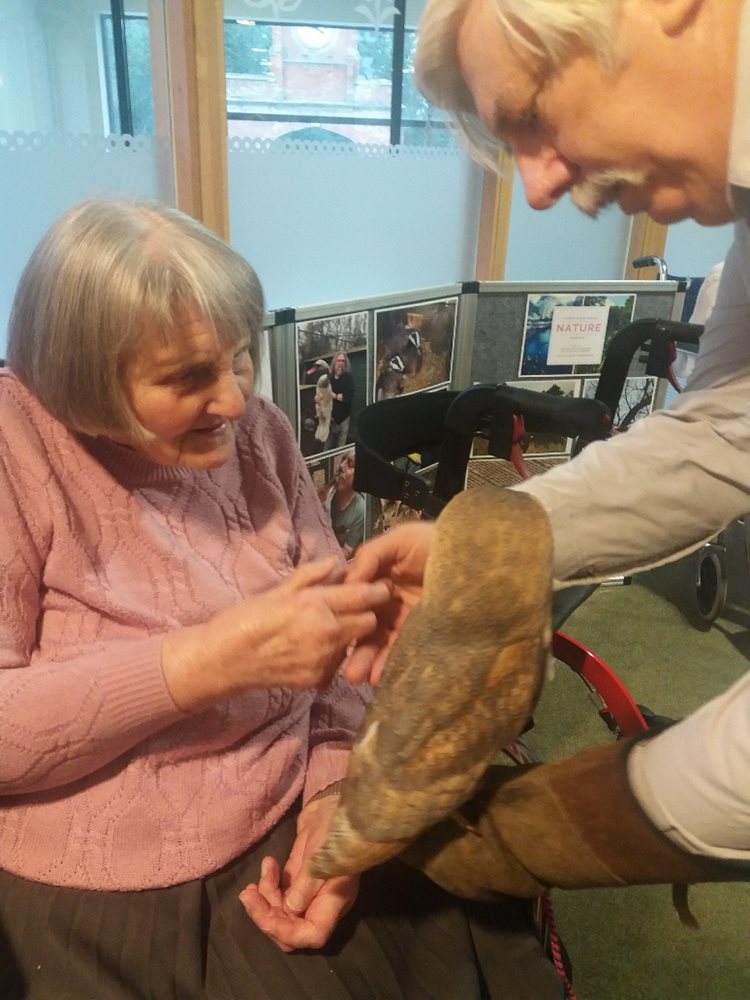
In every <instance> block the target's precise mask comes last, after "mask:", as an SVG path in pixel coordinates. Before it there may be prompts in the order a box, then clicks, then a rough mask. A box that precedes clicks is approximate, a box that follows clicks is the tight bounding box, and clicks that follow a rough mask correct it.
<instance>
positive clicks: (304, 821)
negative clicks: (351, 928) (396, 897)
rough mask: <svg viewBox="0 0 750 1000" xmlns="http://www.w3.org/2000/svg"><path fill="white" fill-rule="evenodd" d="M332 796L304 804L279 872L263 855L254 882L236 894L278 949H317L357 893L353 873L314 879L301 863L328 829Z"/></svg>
mask: <svg viewBox="0 0 750 1000" xmlns="http://www.w3.org/2000/svg"><path fill="white" fill-rule="evenodd" d="M337 802H338V795H331V796H330V797H328V798H322V799H317V800H316V801H314V802H309V803H308V804H307V805H306V806H305V808H304V809H303V810H302V812H301V813H300V814H299V818H298V820H297V838H296V840H295V841H294V844H293V846H292V850H291V853H290V855H289V859H288V861H287V863H286V864H285V865H284V868H283V870H281V869H280V868H279V864H278V862H277V861H276V860H275V859H274V858H270V857H269V858H264V859H263V864H262V865H261V875H260V880H259V882H258V884H257V885H249V886H248V887H247V888H246V889H245V890H243V892H242V893H241V894H240V901H241V902H242V905H243V906H244V907H245V910H246V911H247V914H248V916H249V917H250V918H251V920H253V922H254V923H255V924H256V926H257V927H258V928H259V929H260V930H261V931H263V933H264V934H266V935H267V936H268V937H270V938H271V940H272V941H275V943H276V944H277V945H278V946H279V948H281V950H282V951H294V950H296V949H298V948H322V947H323V946H324V945H325V944H326V942H327V941H328V939H329V938H330V936H331V934H332V933H333V930H334V928H335V927H336V924H337V923H338V922H339V920H340V919H341V917H342V916H343V915H344V914H345V913H346V912H347V911H348V910H349V909H350V908H351V906H352V904H353V903H354V900H355V899H356V897H357V891H358V889H359V877H358V876H356V875H352V876H343V877H341V878H333V879H328V880H324V879H316V878H313V877H312V876H311V875H310V874H309V873H308V871H307V862H308V860H309V858H310V857H311V856H312V854H314V852H315V851H316V850H317V848H318V847H320V845H321V844H322V843H323V841H324V840H325V838H326V835H327V833H328V827H329V825H330V821H331V817H332V816H333V813H334V811H335V809H336V804H337Z"/></svg>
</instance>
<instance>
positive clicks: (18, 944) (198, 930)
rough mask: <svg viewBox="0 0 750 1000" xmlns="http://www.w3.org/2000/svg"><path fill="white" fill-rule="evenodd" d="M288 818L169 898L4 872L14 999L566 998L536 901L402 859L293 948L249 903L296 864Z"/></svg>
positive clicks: (3, 958) (4, 935) (0, 902)
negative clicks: (467, 884)
mask: <svg viewBox="0 0 750 1000" xmlns="http://www.w3.org/2000/svg"><path fill="white" fill-rule="evenodd" d="M294 832H295V817H294V816H291V815H290V816H288V817H287V818H286V819H285V820H284V821H283V822H282V823H281V824H280V825H279V826H278V827H277V828H276V829H275V830H273V831H272V832H271V833H270V834H269V835H268V836H267V837H266V838H265V839H264V840H263V841H262V842H261V843H260V844H257V845H255V847H253V848H252V849H251V850H250V851H248V852H246V853H245V854H244V855H242V856H241V857H240V858H238V859H237V860H236V861H234V862H232V863H231V864H230V865H228V866H227V867H226V868H224V869H222V870H221V871H219V872H216V873H215V874H213V875H209V876H207V877H206V878H203V879H196V880H195V881H192V882H186V883H184V884H182V885H177V886H172V887H170V888H167V889H148V890H143V891H141V892H95V891H87V890H78V889H65V888H57V887H54V886H47V885H41V884H39V883H36V882H30V881H27V880H26V879H22V878H18V877H17V876H14V875H11V874H9V873H7V872H1V871H0V997H1V998H2V1000H199V998H200V1000H480V998H492V1000H561V998H562V996H563V987H562V981H561V979H560V978H559V977H558V975H557V973H556V972H555V971H554V969H553V967H552V965H551V964H550V962H549V961H548V960H547V958H546V956H545V955H544V954H543V951H542V948H541V946H540V944H539V942H538V940H537V938H536V936H535V934H534V930H533V926H532V922H531V918H530V910H529V906H528V904H527V903H525V902H523V901H521V900H516V899H511V898H508V899H507V900H504V901H503V902H502V903H499V904H494V903H493V904H476V903H466V902H462V901H460V900H457V899H455V898H454V897H452V896H449V895H447V894H446V893H444V892H443V891H442V890H441V889H439V888H437V887H436V886H435V885H433V884H432V883H431V882H430V881H428V880H427V879H426V878H424V877H423V876H422V875H420V874H419V873H417V872H414V871H412V870H411V869H409V868H407V867H406V866H404V865H402V864H401V863H399V862H392V863H390V864H387V865H384V866H382V867H380V868H378V869H376V870H374V871H371V872H368V873H366V874H365V875H364V876H363V877H362V884H361V889H360V893H359V897H358V900H357V903H356V904H355V906H354V907H353V909H352V910H351V911H350V912H349V913H348V914H347V915H346V916H345V917H344V918H343V919H342V921H341V923H340V924H339V926H338V928H337V930H336V932H335V934H334V935H333V937H332V939H331V940H330V942H329V944H328V945H327V946H326V947H325V948H324V949H323V950H322V951H317V952H295V953H292V954H288V953H285V952H283V951H281V950H280V949H279V948H278V947H277V946H276V945H275V944H273V942H272V941H270V940H269V939H268V938H267V937H265V935H263V934H262V933H261V932H260V931H258V930H257V928H256V927H255V925H254V924H253V923H252V921H251V920H250V918H249V917H248V916H247V914H246V913H245V911H244V909H243V907H242V904H241V903H240V902H239V900H238V896H239V893H240V892H241V891H242V889H244V888H245V886H246V885H247V884H248V883H249V882H257V881H258V875H259V868H260V862H261V860H262V859H263V857H265V856H266V855H269V854H270V855H273V856H274V857H276V858H277V859H278V860H279V861H280V862H281V863H283V862H284V861H285V860H286V858H287V856H288V853H289V849H290V846H291V844H292V842H293V839H294Z"/></svg>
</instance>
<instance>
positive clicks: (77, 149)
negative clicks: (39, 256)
mask: <svg viewBox="0 0 750 1000" xmlns="http://www.w3.org/2000/svg"><path fill="white" fill-rule="evenodd" d="M124 8H125V14H126V16H127V17H129V18H132V17H133V16H136V17H137V20H138V25H139V32H138V33H137V34H134V33H133V32H132V31H128V38H129V39H130V41H131V43H132V51H131V52H130V53H129V55H128V63H129V70H130V73H131V76H132V77H133V78H135V79H140V80H141V82H142V83H143V74H142V73H141V74H140V76H139V75H138V74H139V67H140V69H142V68H143V66H144V64H145V65H148V62H149V60H148V21H147V19H146V16H145V15H146V13H147V9H148V3H147V0H128V2H127V3H125V4H124ZM158 11H159V5H158V3H157V2H153V3H152V4H151V17H152V18H153V17H156V16H158ZM107 32H109V38H108V35H107ZM111 35H112V19H111V12H110V5H109V3H108V2H106V0H105V2H102V0H65V2H64V3H61V2H59V0H34V2H31V0H2V2H0V185H1V188H0V189H1V190H2V192H3V214H2V219H3V239H2V240H1V241H0V356H4V354H5V344H6V327H7V320H8V314H9V311H10V305H11V301H12V298H13V293H14V291H15V286H16V284H17V281H18V278H19V275H20V273H21V270H22V268H23V266H24V264H25V263H26V260H27V258H28V256H29V254H30V252H31V250H32V249H33V247H34V245H35V244H36V242H37V240H38V239H39V237H40V236H41V235H42V233H43V232H44V230H45V229H46V228H47V227H48V226H49V225H50V223H51V222H52V221H53V220H54V219H55V218H56V217H57V216H58V215H59V214H60V213H61V212H62V211H63V210H64V209H65V208H67V207H68V206H69V205H70V204H72V203H73V202H75V201H78V200H79V199H81V198H83V197H86V196H87V195H92V194H113V195H136V196H139V197H147V198H160V199H161V200H164V201H168V202H172V201H173V195H172V190H171V184H170V182H169V176H170V155H169V143H168V139H166V138H160V139H158V140H157V139H155V138H152V137H145V136H141V137H138V138H135V139H133V138H131V137H129V136H121V135H114V136H108V134H107V133H108V132H109V130H110V128H112V127H115V126H116V122H117V121H119V117H118V116H119V108H118V106H117V102H116V93H115V90H116V87H115V86H114V84H113V80H114V78H115V75H113V73H114V69H113V65H112V60H113V58H114V57H113V54H112V46H111V45H110V44H108V41H109V39H111ZM140 89H141V91H143V87H141V88H140ZM148 96H149V99H150V94H149V95H148ZM135 110H140V109H139V108H138V109H135ZM142 117H143V116H142ZM134 120H135V119H134Z"/></svg>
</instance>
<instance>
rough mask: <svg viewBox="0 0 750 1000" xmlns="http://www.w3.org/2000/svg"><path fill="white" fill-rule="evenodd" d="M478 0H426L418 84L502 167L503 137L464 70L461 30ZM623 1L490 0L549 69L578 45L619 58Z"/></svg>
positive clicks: (510, 32)
mask: <svg viewBox="0 0 750 1000" xmlns="http://www.w3.org/2000/svg"><path fill="white" fill-rule="evenodd" d="M473 2H474V0H427V5H426V7H425V10H424V13H423V15H422V19H421V21H420V25H419V34H418V43H417V51H416V56H415V61H414V69H415V79H416V82H417V86H418V87H419V89H420V90H421V91H422V93H423V94H424V96H425V97H426V98H427V100H428V101H430V103H431V104H433V105H434V106H435V107H438V108H443V109H444V110H445V111H447V112H448V113H449V114H450V116H451V117H452V118H453V120H454V122H455V124H456V125H457V126H458V128H459V130H460V132H461V133H462V134H463V137H464V139H465V140H466V142H467V143H468V146H469V151H470V153H471V154H472V156H474V157H475V158H476V159H477V160H478V161H479V162H480V163H482V164H483V165H484V166H486V167H488V168H489V169H492V170H497V169H498V153H499V152H501V151H502V150H504V149H505V148H506V147H505V146H504V144H503V142H502V140H501V139H499V138H498V137H497V136H495V135H493V134H492V133H491V132H490V130H489V129H488V128H487V127H486V126H485V125H484V123H483V122H482V121H481V120H480V118H479V116H478V114H477V109H476V105H475V103H474V99H473V98H472V96H471V93H470V92H469V89H468V87H467V86H466V82H465V80H464V78H463V76H462V74H461V68H460V65H459V60H458V49H457V42H458V33H459V30H460V27H461V24H462V22H463V20H464V18H465V17H466V16H468V11H469V8H470V6H471V4H472V3H473ZM620 2H621V0H491V3H492V5H493V7H494V11H495V14H496V16H497V20H498V24H499V25H500V26H501V28H502V29H503V31H504V32H505V33H506V34H507V36H508V38H509V39H511V40H512V41H513V42H514V43H517V44H519V45H522V46H523V47H525V48H526V49H528V50H529V51H530V52H532V53H533V54H535V55H537V56H538V57H539V58H540V59H541V60H542V61H543V63H544V64H545V65H546V66H547V67H548V68H549V69H550V70H555V69H558V68H559V67H560V66H562V65H563V64H564V63H565V61H566V60H567V59H568V58H569V56H570V55H571V53H572V52H573V51H574V50H575V49H576V48H578V47H581V46H582V47H584V48H585V49H587V50H589V51H592V52H594V53H596V54H597V56H598V57H599V58H600V59H601V60H602V63H603V64H604V65H611V64H612V62H613V59H614V49H615V46H614V31H613V24H614V14H615V12H616V9H617V8H618V6H619V4H620Z"/></svg>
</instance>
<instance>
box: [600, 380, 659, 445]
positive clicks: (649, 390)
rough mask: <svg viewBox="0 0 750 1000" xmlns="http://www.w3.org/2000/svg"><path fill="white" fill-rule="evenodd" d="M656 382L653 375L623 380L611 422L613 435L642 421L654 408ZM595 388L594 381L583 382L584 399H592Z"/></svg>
mask: <svg viewBox="0 0 750 1000" xmlns="http://www.w3.org/2000/svg"><path fill="white" fill-rule="evenodd" d="M656 381H657V380H656V376H655V375H642V376H635V377H634V378H626V379H625V384H624V386H623V389H622V392H621V393H620V401H619V403H618V404H617V413H616V414H615V416H614V420H613V421H612V431H613V433H618V432H622V431H626V430H627V429H628V427H630V426H631V425H632V424H634V423H635V422H636V421H637V420H642V419H643V418H644V417H647V416H648V415H649V413H651V411H652V410H653V408H654V395H655V393H656ZM596 386H597V380H596V379H593V378H587V379H586V380H585V382H584V383H583V395H584V396H585V398H586V399H593V398H594V396H595V394H596Z"/></svg>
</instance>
